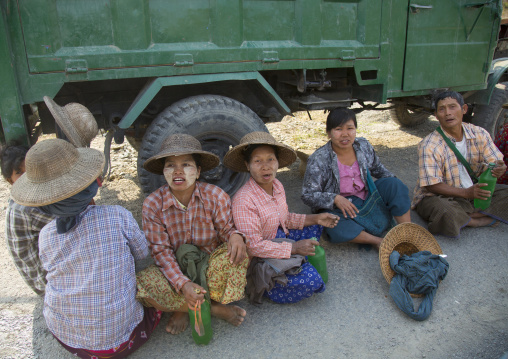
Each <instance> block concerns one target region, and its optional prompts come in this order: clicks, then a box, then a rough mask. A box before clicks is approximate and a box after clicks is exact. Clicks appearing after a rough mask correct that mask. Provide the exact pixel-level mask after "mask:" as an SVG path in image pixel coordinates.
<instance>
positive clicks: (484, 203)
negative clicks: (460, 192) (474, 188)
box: [474, 163, 497, 209]
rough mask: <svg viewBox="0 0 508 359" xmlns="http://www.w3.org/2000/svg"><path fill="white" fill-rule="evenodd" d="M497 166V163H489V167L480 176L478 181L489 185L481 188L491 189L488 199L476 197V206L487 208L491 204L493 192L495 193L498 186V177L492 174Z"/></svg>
mask: <svg viewBox="0 0 508 359" xmlns="http://www.w3.org/2000/svg"><path fill="white" fill-rule="evenodd" d="M495 166H496V164H495V163H489V167H488V168H487V169H486V170H485V172H483V173H482V174H481V175H480V177H479V178H478V183H486V184H487V186H485V187H481V189H484V190H487V191H490V197H489V198H487V199H478V198H475V199H474V207H475V208H480V209H487V208H489V206H490V201H491V200H492V194H493V193H494V188H496V182H497V178H496V177H494V176H492V169H493V168H494V167H495Z"/></svg>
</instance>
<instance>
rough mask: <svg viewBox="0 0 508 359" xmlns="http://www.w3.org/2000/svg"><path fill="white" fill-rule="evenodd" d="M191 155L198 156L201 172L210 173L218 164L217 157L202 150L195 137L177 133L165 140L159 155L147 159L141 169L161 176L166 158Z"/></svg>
mask: <svg viewBox="0 0 508 359" xmlns="http://www.w3.org/2000/svg"><path fill="white" fill-rule="evenodd" d="M192 154H197V155H199V163H198V165H199V166H200V167H201V172H206V171H210V170H211V169H213V168H215V167H217V166H218V165H219V163H220V159H219V157H218V156H217V155H215V154H213V153H211V152H208V151H203V150H202V148H201V143H199V141H198V140H197V139H196V138H195V137H193V136H191V135H187V134H185V133H177V134H174V135H171V136H169V137H168V138H166V139H165V140H164V142H163V143H162V145H161V148H160V150H159V153H157V154H156V155H155V156H152V157H150V158H149V159H147V160H146V161H145V163H143V167H144V168H145V170H147V171H149V172H152V173H155V174H157V175H161V174H162V173H163V170H164V161H165V158H166V157H170V156H182V155H192Z"/></svg>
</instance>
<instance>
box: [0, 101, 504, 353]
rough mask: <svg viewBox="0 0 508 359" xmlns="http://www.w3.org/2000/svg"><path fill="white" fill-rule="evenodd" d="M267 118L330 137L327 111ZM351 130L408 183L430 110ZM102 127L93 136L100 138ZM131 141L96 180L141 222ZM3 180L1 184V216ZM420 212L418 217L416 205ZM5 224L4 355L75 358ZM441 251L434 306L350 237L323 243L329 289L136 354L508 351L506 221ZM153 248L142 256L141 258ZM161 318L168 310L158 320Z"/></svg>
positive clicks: (295, 191)
mask: <svg viewBox="0 0 508 359" xmlns="http://www.w3.org/2000/svg"><path fill="white" fill-rule="evenodd" d="M311 115H312V118H313V120H312V121H310V120H309V119H308V115H307V114H306V113H298V114H297V116H296V117H295V118H290V117H286V118H285V119H284V120H283V121H282V122H280V123H273V124H268V127H269V129H270V131H271V133H272V134H273V135H274V136H275V137H276V138H277V139H279V140H280V141H282V142H284V143H286V144H288V145H290V146H293V147H294V148H296V149H299V150H301V151H303V152H306V153H312V152H313V151H314V150H315V149H316V148H318V147H320V146H321V145H322V144H324V143H325V142H326V137H325V134H324V119H325V115H324V114H323V113H322V112H316V111H315V112H312V113H311ZM358 121H359V128H358V136H363V137H366V138H367V139H368V140H369V141H370V142H371V143H372V144H373V145H374V147H375V149H376V151H377V153H378V155H379V156H380V157H381V160H382V162H383V163H384V164H385V166H386V167H387V168H388V169H389V170H391V171H392V172H394V173H395V174H396V175H397V176H398V177H399V178H401V179H402V181H403V182H404V183H405V184H406V185H408V187H409V188H410V189H411V190H412V189H413V188H414V185H415V183H416V177H417V167H418V161H417V154H416V146H417V144H418V142H419V141H420V140H421V139H422V138H423V137H424V136H425V135H427V134H428V133H430V131H432V130H433V129H434V128H435V127H436V126H437V125H436V124H437V122H436V120H435V119H431V120H429V121H428V122H427V123H425V124H424V125H422V126H419V127H418V128H415V129H410V130H401V129H399V127H398V126H397V125H396V124H394V123H393V122H392V121H391V120H390V119H389V115H388V111H383V112H376V111H364V112H362V113H361V114H360V115H359V116H358ZM103 140H104V139H103V138H102V137H101V136H98V137H97V138H96V139H95V140H94V142H93V144H92V147H94V148H102V147H103ZM136 157H137V154H136V152H135V151H134V150H133V149H132V148H131V147H130V145H128V144H127V143H125V144H122V145H115V146H114V147H113V153H112V160H113V172H112V176H111V179H110V181H109V182H106V183H105V184H104V186H103V187H102V188H101V189H100V193H99V195H98V197H96V202H97V204H99V205H105V204H119V205H122V206H124V207H126V208H127V209H129V210H130V211H131V212H132V213H133V214H134V217H135V218H136V219H137V220H138V222H139V223H141V205H142V202H143V199H144V196H143V194H142V192H141V191H140V189H139V187H138V183H137V179H136ZM298 165H299V161H297V162H296V163H294V164H293V165H292V166H291V167H290V168H288V169H281V170H280V171H279V172H278V175H277V177H278V178H279V179H280V180H281V181H282V183H283V184H284V186H285V190H286V194H287V197H288V204H289V208H290V210H291V211H292V212H297V213H309V210H308V208H307V207H306V206H305V205H303V203H302V202H301V201H300V193H301V184H302V178H301V176H300V174H299V171H298ZM9 190H10V188H9V186H8V185H7V184H6V183H5V182H2V183H1V184H0V203H2V204H3V205H2V206H1V207H0V217H1V218H4V216H5V208H6V203H7V199H8V196H9ZM411 216H412V220H413V221H414V222H415V223H418V224H420V225H423V226H425V223H424V222H423V221H422V220H421V219H420V218H419V217H418V215H417V214H416V213H412V214H411ZM1 227H2V228H0V237H2V239H1V240H0V288H1V294H0V358H71V357H72V356H70V355H69V354H68V353H67V352H66V351H65V350H63V349H62V348H61V347H60V345H59V344H58V343H57V342H56V340H55V339H53V337H52V335H51V333H50V332H49V331H48V329H47V328H46V325H45V322H44V318H43V316H42V298H39V297H38V296H37V295H35V294H34V293H33V292H32V291H31V290H30V289H29V288H28V287H27V286H26V285H25V283H24V282H23V280H22V279H21V277H20V276H19V274H18V272H17V271H16V269H15V267H14V264H13V262H12V259H11V258H10V255H9V254H8V251H7V248H6V243H5V235H4V229H3V226H1ZM436 238H437V240H438V242H439V244H440V245H441V247H442V249H443V251H444V253H446V254H447V255H448V258H447V259H448V261H449V263H450V271H449V274H448V276H447V277H446V278H445V280H444V281H443V282H442V283H441V286H440V288H439V290H438V292H437V295H436V297H435V299H434V303H433V311H432V315H431V316H430V318H429V319H427V320H426V321H424V322H416V321H413V320H412V319H410V318H408V317H407V316H405V314H403V313H402V312H401V311H400V310H399V309H398V308H397V307H396V306H395V304H394V302H393V300H392V299H391V297H390V296H389V294H388V289H389V286H388V284H387V283H386V281H385V279H384V277H383V275H382V273H381V270H380V267H379V260H378V255H377V252H376V251H375V250H369V251H367V250H365V249H361V248H359V246H357V245H354V244H343V245H333V244H330V243H328V242H324V243H323V247H324V249H325V250H326V254H327V261H328V272H329V276H330V279H329V282H328V284H327V289H326V291H325V292H324V293H322V294H318V295H315V296H313V297H312V298H309V299H307V300H304V301H302V302H300V303H297V304H292V305H277V304H272V303H269V302H264V303H263V304H262V305H259V306H253V305H250V304H248V303H247V301H245V300H242V301H241V302H240V303H239V305H240V306H242V307H243V308H245V309H246V310H247V318H246V320H245V322H244V323H243V324H242V325H241V326H240V327H238V328H235V327H232V326H230V325H228V324H226V323H225V322H222V321H220V320H217V319H215V318H214V319H212V325H213V329H214V339H213V340H212V342H211V343H210V344H209V345H208V346H205V347H199V346H197V345H195V344H194V343H193V341H192V338H191V335H190V330H189V329H187V331H185V332H184V333H182V334H180V335H178V336H172V335H170V334H167V333H166V332H165V331H164V325H160V326H159V327H158V328H157V329H156V331H155V333H154V335H153V337H152V338H151V339H150V341H149V342H148V343H147V344H146V345H145V346H144V347H142V348H141V349H140V350H138V351H137V352H136V353H135V354H134V355H132V356H131V357H132V358H174V357H181V358H198V357H205V358H289V357H291V358H309V357H313V358H436V359H438V358H439V359H441V358H461V359H462V358H499V357H500V356H501V355H502V354H503V353H504V352H506V351H508V309H507V308H508V293H507V291H508V260H507V258H508V226H507V225H504V224H501V225H500V226H498V227H497V228H481V229H465V230H464V231H463V234H462V236H461V238H460V239H458V240H452V239H448V238H445V237H440V236H437V237H436ZM149 262H150V260H145V261H143V262H142V263H138V264H137V266H138V269H141V268H144V267H145V266H146V265H147V264H148V263H149ZM167 319H168V315H167V314H165V315H164V317H163V319H162V322H161V323H163V324H165V322H166V321H167Z"/></svg>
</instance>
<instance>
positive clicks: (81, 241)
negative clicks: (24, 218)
mask: <svg viewBox="0 0 508 359" xmlns="http://www.w3.org/2000/svg"><path fill="white" fill-rule="evenodd" d="M104 162H105V160H104V155H103V154H102V153H101V152H100V151H97V150H94V149H91V148H76V147H74V146H73V145H71V144H70V143H68V142H66V141H64V140H61V139H51V140H45V141H41V142H39V143H37V144H35V145H34V146H33V147H32V148H31V149H30V150H29V151H28V153H27V155H26V161H25V167H26V173H25V174H23V175H22V176H21V177H20V178H19V179H18V180H17V181H16V182H15V183H14V185H13V187H12V192H11V195H12V198H13V199H14V200H15V201H16V202H17V203H19V204H21V205H24V206H30V207H39V208H40V210H42V211H43V212H45V213H48V214H51V215H53V216H55V217H56V219H55V220H53V221H51V222H50V223H49V224H47V225H46V226H45V227H44V228H43V229H42V230H41V232H40V235H39V254H40V260H41V263H42V266H43V268H44V269H45V271H46V272H47V276H46V279H47V285H46V293H45V296H44V309H43V313H44V318H45V320H46V324H47V326H48V329H49V330H50V331H51V333H52V334H53V335H54V337H55V338H56V339H57V340H58V341H59V343H60V344H61V345H62V346H63V347H64V348H65V349H66V350H68V351H69V352H71V353H72V354H73V355H75V356H78V357H80V358H110V359H113V358H124V357H126V356H128V355H129V354H131V353H132V352H133V351H135V350H136V349H137V348H139V347H140V346H141V345H142V344H144V343H145V342H146V341H147V340H148V338H149V337H150V335H151V333H152V332H153V330H154V328H155V327H156V326H157V323H158V322H159V319H160V314H161V313H160V312H158V311H157V310H155V309H154V308H143V306H142V305H141V304H140V303H139V302H138V301H136V276H135V266H134V262H135V261H136V260H140V259H143V258H144V257H146V256H147V255H148V245H147V243H146V239H145V237H144V235H143V232H142V231H141V230H140V229H139V226H138V224H137V223H136V221H135V219H134V217H133V216H132V214H131V213H130V212H129V211H127V210H126V209H125V208H123V207H120V206H95V205H89V204H90V201H91V200H92V198H93V197H94V196H95V194H96V193H97V190H98V188H99V183H98V181H97V178H98V177H99V175H100V174H101V172H102V170H103V167H104Z"/></svg>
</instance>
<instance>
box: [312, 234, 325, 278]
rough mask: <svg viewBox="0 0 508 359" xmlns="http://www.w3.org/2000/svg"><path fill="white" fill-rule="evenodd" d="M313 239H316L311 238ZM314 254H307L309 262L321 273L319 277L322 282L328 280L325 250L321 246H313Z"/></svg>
mask: <svg viewBox="0 0 508 359" xmlns="http://www.w3.org/2000/svg"><path fill="white" fill-rule="evenodd" d="M311 239H313V240H316V238H311ZM314 249H315V254H314V255H313V256H307V259H308V260H309V263H310V264H312V265H313V266H314V268H316V270H317V271H318V273H319V274H320V275H321V278H323V282H325V283H326V282H328V270H327V269H326V256H325V250H324V249H323V247H321V246H315V247H314Z"/></svg>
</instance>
